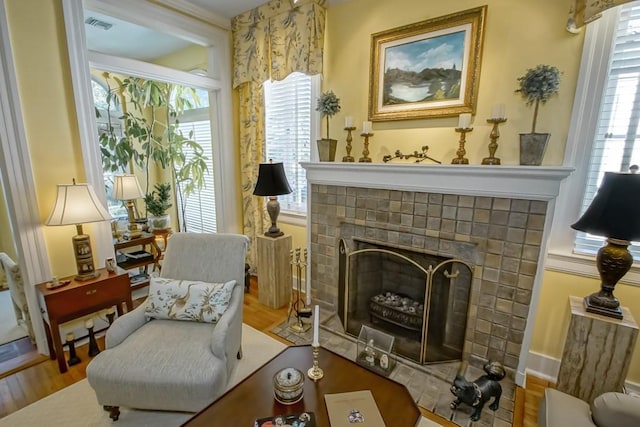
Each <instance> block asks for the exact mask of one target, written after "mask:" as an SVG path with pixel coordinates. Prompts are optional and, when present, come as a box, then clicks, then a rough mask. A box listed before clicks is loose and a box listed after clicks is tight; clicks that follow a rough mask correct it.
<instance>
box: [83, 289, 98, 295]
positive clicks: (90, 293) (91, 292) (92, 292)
mask: <svg viewBox="0 0 640 427" xmlns="http://www.w3.org/2000/svg"><path fill="white" fill-rule="evenodd" d="M96 292H98V290H97V289H91V290H90V291H87V292H86V294H87V295H93V294H95V293H96Z"/></svg>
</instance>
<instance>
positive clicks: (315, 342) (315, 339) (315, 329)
mask: <svg viewBox="0 0 640 427" xmlns="http://www.w3.org/2000/svg"><path fill="white" fill-rule="evenodd" d="M319 324H320V308H319V307H318V305H317V304H316V308H315V312H314V313H313V345H314V346H319V345H320V341H318V325H319Z"/></svg>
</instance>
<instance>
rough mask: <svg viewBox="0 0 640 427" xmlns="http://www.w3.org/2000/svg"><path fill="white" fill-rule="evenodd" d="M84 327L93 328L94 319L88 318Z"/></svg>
mask: <svg viewBox="0 0 640 427" xmlns="http://www.w3.org/2000/svg"><path fill="white" fill-rule="evenodd" d="M84 327H85V328H87V329H90V328H93V320H92V319H87V320H86V321H85V322H84Z"/></svg>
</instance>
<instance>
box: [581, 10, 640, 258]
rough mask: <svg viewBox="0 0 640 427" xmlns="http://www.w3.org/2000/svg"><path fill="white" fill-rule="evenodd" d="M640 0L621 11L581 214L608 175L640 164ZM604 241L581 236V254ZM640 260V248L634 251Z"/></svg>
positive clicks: (632, 247)
mask: <svg viewBox="0 0 640 427" xmlns="http://www.w3.org/2000/svg"><path fill="white" fill-rule="evenodd" d="M639 30H640V2H633V3H630V4H627V5H625V6H623V7H622V8H620V11H619V18H618V22H617V25H616V28H615V32H614V34H613V37H614V39H613V45H612V49H611V57H610V63H609V67H608V75H607V77H606V82H605V85H604V93H603V96H602V98H601V101H600V108H599V110H600V111H599V117H598V120H597V127H596V129H595V135H594V137H593V148H592V150H591V159H590V161H589V164H588V172H587V180H586V187H585V191H584V198H583V201H582V205H581V210H580V212H581V213H582V212H584V211H585V210H586V209H587V208H588V207H589V205H590V204H591V201H592V200H593V198H594V197H595V194H596V192H597V190H598V187H599V186H600V183H601V181H602V178H603V176H604V173H605V172H628V171H629V166H631V165H633V164H639V163H640V143H638V144H636V141H637V140H638V124H639V123H640V37H638V31H639ZM603 241H604V238H603V237H600V236H593V235H590V234H587V233H584V232H578V233H577V236H576V240H575V242H574V251H575V252H576V253H586V254H595V253H596V252H597V251H598V249H599V248H600V247H602V245H603ZM629 250H630V251H631V253H632V254H633V256H634V258H635V259H636V260H638V259H640V247H639V246H638V245H633V246H631V247H629Z"/></svg>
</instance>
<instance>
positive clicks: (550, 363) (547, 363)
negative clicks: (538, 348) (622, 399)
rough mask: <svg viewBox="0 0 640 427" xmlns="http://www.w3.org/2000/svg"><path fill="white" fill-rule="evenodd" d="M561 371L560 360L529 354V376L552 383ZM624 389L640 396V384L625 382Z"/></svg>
mask: <svg viewBox="0 0 640 427" xmlns="http://www.w3.org/2000/svg"><path fill="white" fill-rule="evenodd" d="M559 371H560V359H556V358H555V357H551V356H548V355H546V354H542V353H536V352H535V351H530V352H529V358H528V359H527V375H531V376H534V377H536V378H540V379H542V380H546V381H549V382H552V383H555V382H556V381H557V380H558V372H559ZM624 387H625V389H626V391H627V392H628V393H631V394H635V395H638V396H640V383H636V382H633V381H629V380H627V381H625V383H624Z"/></svg>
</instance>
